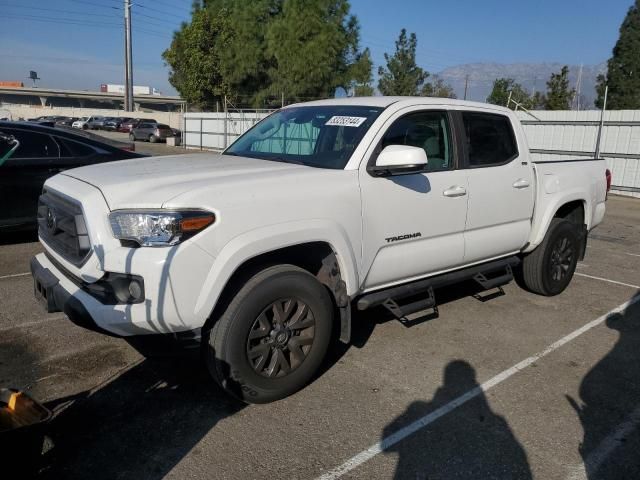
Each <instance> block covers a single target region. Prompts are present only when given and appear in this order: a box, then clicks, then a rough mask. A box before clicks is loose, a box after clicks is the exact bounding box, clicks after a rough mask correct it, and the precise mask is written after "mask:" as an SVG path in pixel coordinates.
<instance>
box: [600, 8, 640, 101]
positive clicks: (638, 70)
mask: <svg viewBox="0 0 640 480" xmlns="http://www.w3.org/2000/svg"><path fill="white" fill-rule="evenodd" d="M605 84H608V86H609V92H608V96H607V109H612V110H622V109H639V108H640V0H636V1H635V5H633V6H632V7H631V8H630V9H629V11H628V13H627V16H626V17H625V19H624V21H623V22H622V25H621V26H620V36H619V37H618V41H617V42H616V45H615V47H614V48H613V56H612V57H611V58H610V59H609V61H608V62H607V75H606V76H604V75H599V76H598V85H597V86H596V91H597V93H598V98H597V99H596V101H595V104H596V107H598V108H602V102H603V99H604V86H605Z"/></svg>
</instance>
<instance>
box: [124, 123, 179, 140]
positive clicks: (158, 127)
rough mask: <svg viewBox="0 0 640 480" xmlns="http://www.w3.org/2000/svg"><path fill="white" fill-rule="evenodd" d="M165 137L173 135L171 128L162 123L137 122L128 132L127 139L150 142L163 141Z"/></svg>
mask: <svg viewBox="0 0 640 480" xmlns="http://www.w3.org/2000/svg"><path fill="white" fill-rule="evenodd" d="M167 137H173V130H172V129H171V127H170V126H169V125H165V124H163V123H150V122H143V123H139V124H138V125H137V126H136V127H134V128H133V130H131V133H130V134H129V140H134V141H135V140H146V141H148V142H151V143H156V142H165V141H166V140H167Z"/></svg>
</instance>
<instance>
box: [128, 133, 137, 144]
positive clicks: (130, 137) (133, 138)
mask: <svg viewBox="0 0 640 480" xmlns="http://www.w3.org/2000/svg"><path fill="white" fill-rule="evenodd" d="M129 140H131V141H132V142H135V141H136V136H135V135H134V134H133V133H130V134H129Z"/></svg>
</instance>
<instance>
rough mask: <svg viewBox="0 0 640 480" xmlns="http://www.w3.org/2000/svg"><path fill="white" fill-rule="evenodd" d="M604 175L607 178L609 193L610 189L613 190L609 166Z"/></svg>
mask: <svg viewBox="0 0 640 480" xmlns="http://www.w3.org/2000/svg"><path fill="white" fill-rule="evenodd" d="M604 175H605V177H606V178H607V193H609V190H611V170H609V169H608V168H607V171H606V172H605V173H604Z"/></svg>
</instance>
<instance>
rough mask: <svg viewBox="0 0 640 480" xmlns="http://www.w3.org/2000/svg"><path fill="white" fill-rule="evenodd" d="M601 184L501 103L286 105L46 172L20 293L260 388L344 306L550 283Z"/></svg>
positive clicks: (409, 308) (321, 334) (575, 251)
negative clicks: (163, 337)
mask: <svg viewBox="0 0 640 480" xmlns="http://www.w3.org/2000/svg"><path fill="white" fill-rule="evenodd" d="M610 181H611V177H610V173H609V171H608V170H607V168H606V164H605V161H604V160H598V159H576V160H572V161H569V162H562V161H561V162H536V161H535V160H534V158H533V157H532V156H531V155H530V153H529V150H528V149H527V143H526V139H525V134H524V131H523V129H522V126H521V124H520V121H519V120H518V117H517V116H516V114H515V113H514V112H513V111H511V110H508V109H506V108H503V107H498V106H495V105H488V104H478V103H473V102H465V101H460V100H450V99H442V98H426V97H369V98H366V97H362V98H347V99H333V100H325V101H319V102H311V103H308V104H298V105H292V106H289V107H285V108H283V109H281V110H279V111H277V112H276V113H273V114H272V115H270V116H269V117H267V118H266V119H264V120H263V121H261V122H259V123H258V124H256V125H255V126H254V127H253V128H251V129H250V130H249V131H247V132H246V133H245V134H244V135H242V136H241V137H240V138H239V139H238V140H237V141H236V142H234V143H233V144H232V145H231V146H230V147H229V148H227V149H226V150H225V151H224V152H223V153H222V154H220V155H218V154H213V153H211V154H208V156H207V155H204V156H203V155H198V156H195V155H176V156H168V157H153V158H149V159H141V160H138V161H135V162H121V163H118V164H111V165H109V164H106V165H95V166H89V167H83V168H79V169H76V170H73V171H69V172H64V173H63V174H61V175H56V176H55V177H53V178H51V179H49V180H48V181H47V182H46V184H45V187H44V193H43V195H42V196H41V198H40V207H39V218H38V222H39V235H40V239H41V242H42V244H43V248H44V249H45V250H46V252H47V253H46V254H45V253H40V254H38V255H37V256H36V257H35V258H34V259H33V260H32V261H31V271H32V272H33V278H34V282H35V288H34V293H35V295H36V296H37V297H38V298H40V299H42V300H43V301H44V303H41V304H43V305H45V306H46V308H47V311H49V312H56V311H63V312H65V314H67V315H68V316H69V318H70V319H71V321H73V322H75V323H77V324H79V325H82V326H85V327H87V328H90V329H93V330H97V331H101V332H108V333H110V334H112V335H117V336H125V337H126V336H132V335H142V334H149V335H151V334H157V333H166V334H170V335H173V336H174V337H175V338H182V339H187V338H191V339H193V338H196V339H200V338H201V346H202V352H203V358H204V359H205V361H206V363H207V366H208V369H209V372H210V373H211V375H212V376H213V378H214V379H215V380H216V381H217V382H218V383H219V384H220V385H221V386H222V388H224V389H225V390H226V391H227V392H229V393H231V394H232V395H235V396H237V397H239V398H241V399H242V400H244V401H247V402H255V403H264V402H269V401H273V400H277V399H280V398H283V397H286V396H288V395H291V394H292V393H293V392H295V391H297V390H298V389H300V388H302V387H303V386H304V385H305V384H306V383H307V382H308V381H309V380H310V379H311V378H313V376H314V374H315V372H316V371H317V369H318V368H319V367H320V365H321V363H322V360H323V357H324V356H325V354H326V352H327V349H328V346H329V342H330V338H331V337H332V331H333V329H334V322H335V325H336V326H337V327H338V333H339V335H340V339H341V340H342V341H343V342H349V340H350V332H351V312H352V308H355V309H358V310H365V309H369V308H372V307H376V306H383V307H385V308H387V309H388V310H389V312H390V313H391V314H393V315H394V316H396V317H397V318H400V319H402V318H404V317H405V316H406V315H410V314H412V313H416V312H418V311H422V310H425V309H434V314H435V312H436V310H435V307H436V306H437V299H436V296H435V294H434V289H435V288H437V287H443V286H447V285H451V284H454V283H456V282H460V281H463V280H472V281H475V282H476V283H477V284H478V285H479V286H480V287H481V288H484V289H487V290H488V289H494V288H497V287H500V286H502V285H504V284H506V283H508V282H510V281H511V280H512V279H513V278H514V273H516V274H517V273H518V272H519V274H520V275H521V278H522V283H523V284H524V285H525V286H526V288H527V289H529V290H531V291H532V292H535V293H537V294H540V295H546V296H552V295H557V294H559V293H561V292H562V291H563V290H564V289H565V288H566V287H567V286H568V284H569V282H570V281H571V279H572V277H573V274H574V271H575V268H576V264H577V262H578V260H579V259H580V258H582V257H583V256H584V254H585V250H586V242H587V235H588V233H589V232H590V231H591V230H592V229H593V228H594V227H596V226H597V225H598V224H600V223H601V221H602V219H603V217H604V213H605V200H606V195H607V191H608V189H609V187H610ZM51 217H53V218H54V219H60V220H59V221H60V222H63V221H65V222H70V223H71V224H75V225H76V227H75V229H69V231H70V233H69V234H66V233H61V232H60V228H57V227H56V226H55V225H56V224H55V222H54V223H53V226H52V223H51V221H50V220H49V219H50V218H51ZM107 218H108V221H107ZM52 258H55V261H52ZM78 285H81V286H80V287H79V286H78ZM430 348H434V346H431V347H430Z"/></svg>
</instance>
